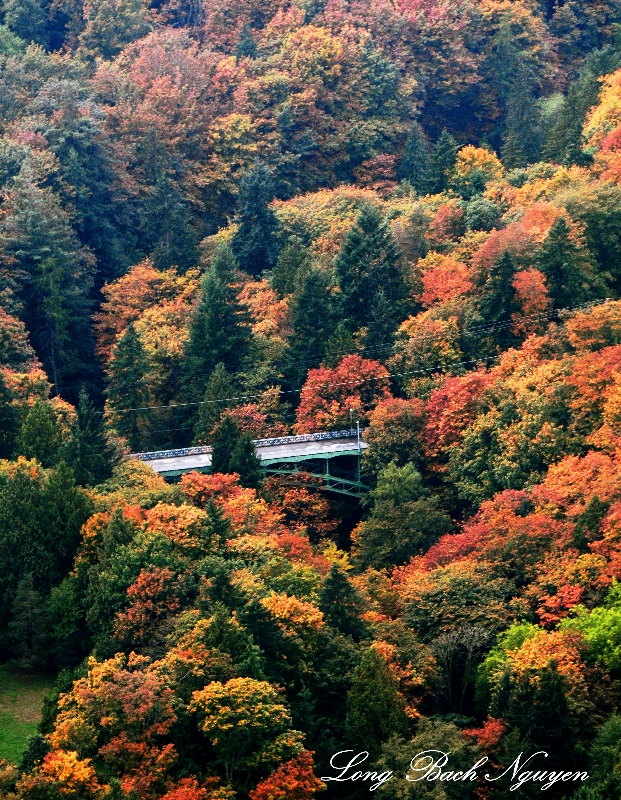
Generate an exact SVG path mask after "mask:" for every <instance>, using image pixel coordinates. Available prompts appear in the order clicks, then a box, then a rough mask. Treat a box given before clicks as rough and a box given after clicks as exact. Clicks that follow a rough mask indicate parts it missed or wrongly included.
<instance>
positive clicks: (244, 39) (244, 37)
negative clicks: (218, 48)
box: [235, 21, 257, 58]
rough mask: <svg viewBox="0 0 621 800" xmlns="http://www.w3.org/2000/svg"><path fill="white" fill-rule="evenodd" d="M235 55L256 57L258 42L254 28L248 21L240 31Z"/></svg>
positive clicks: (238, 56)
mask: <svg viewBox="0 0 621 800" xmlns="http://www.w3.org/2000/svg"><path fill="white" fill-rule="evenodd" d="M235 55H236V56H237V58H256V55H257V43H256V40H255V38H254V36H253V35H252V28H251V27H250V25H249V24H248V22H247V21H245V22H244V24H243V25H242V26H241V30H240V31H239V38H238V40H237V46H236V47H235Z"/></svg>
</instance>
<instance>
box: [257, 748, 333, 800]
mask: <svg viewBox="0 0 621 800" xmlns="http://www.w3.org/2000/svg"><path fill="white" fill-rule="evenodd" d="M325 788H326V785H325V783H323V781H320V780H319V778H316V777H315V775H314V774H313V754H312V753H311V752H309V751H308V750H303V751H302V752H301V753H300V755H299V756H297V757H296V758H294V759H292V760H291V761H286V762H285V763H284V764H281V765H280V766H279V767H278V769H277V770H275V771H274V772H272V774H271V775H270V776H269V778H266V779H265V780H264V781H261V783H260V784H259V785H258V786H257V787H256V789H253V790H252V791H251V792H250V794H249V797H250V800H312V798H313V797H314V796H315V794H317V792H321V791H323V790H324V789H325Z"/></svg>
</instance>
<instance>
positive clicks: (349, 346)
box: [323, 320, 358, 369]
mask: <svg viewBox="0 0 621 800" xmlns="http://www.w3.org/2000/svg"><path fill="white" fill-rule="evenodd" d="M357 349H358V347H357V345H356V340H355V339H354V337H353V335H352V334H351V332H350V331H348V330H347V325H345V323H344V322H343V320H341V321H340V322H339V324H338V325H337V326H336V328H335V330H334V333H333V334H332V336H331V337H330V338H329V339H328V341H327V342H326V350H325V358H324V360H323V363H324V365H325V366H326V367H328V369H334V367H336V366H337V365H338V364H339V363H340V362H341V360H342V359H343V356H348V355H350V354H351V353H355V352H356V350H357Z"/></svg>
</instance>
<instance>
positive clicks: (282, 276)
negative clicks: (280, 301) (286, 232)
mask: <svg viewBox="0 0 621 800" xmlns="http://www.w3.org/2000/svg"><path fill="white" fill-rule="evenodd" d="M310 261H311V254H310V250H309V249H308V247H306V246H305V245H304V243H303V242H302V240H301V239H300V237H299V236H291V238H290V239H289V241H288V242H287V244H286V245H285V247H283V249H282V250H281V251H280V255H279V256H278V261H277V262H276V266H275V267H274V269H273V270H272V274H271V276H270V284H271V286H272V289H274V291H275V292H276V294H277V295H278V296H279V297H285V296H286V295H288V294H293V292H294V291H295V279H296V276H297V274H298V273H299V271H300V270H301V269H303V268H305V267H308V266H309V265H310Z"/></svg>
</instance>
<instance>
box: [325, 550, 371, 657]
mask: <svg viewBox="0 0 621 800" xmlns="http://www.w3.org/2000/svg"><path fill="white" fill-rule="evenodd" d="M319 608H320V609H321V611H322V612H323V616H324V619H325V621H326V622H327V623H328V625H332V627H333V628H336V629H337V630H339V631H340V632H341V633H343V634H345V635H346V636H352V637H353V638H354V639H355V640H356V641H358V640H359V639H361V638H362V637H363V636H364V635H365V633H366V625H365V623H364V622H363V620H362V613H363V611H364V601H363V598H362V596H361V594H360V592H359V591H358V590H357V589H356V588H355V587H354V586H352V584H351V583H350V582H349V581H348V579H347V576H346V575H345V573H344V572H343V571H342V570H341V569H339V566H338V564H336V562H334V563H333V564H332V566H331V567H330V572H329V573H328V575H327V576H326V578H325V580H324V582H323V586H322V587H321V592H320V594H319Z"/></svg>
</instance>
